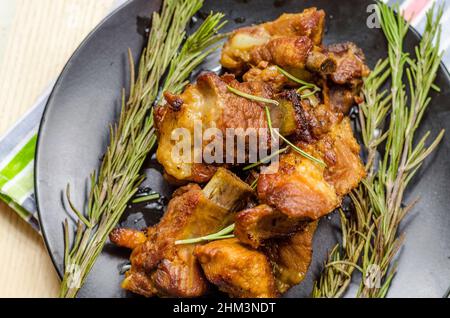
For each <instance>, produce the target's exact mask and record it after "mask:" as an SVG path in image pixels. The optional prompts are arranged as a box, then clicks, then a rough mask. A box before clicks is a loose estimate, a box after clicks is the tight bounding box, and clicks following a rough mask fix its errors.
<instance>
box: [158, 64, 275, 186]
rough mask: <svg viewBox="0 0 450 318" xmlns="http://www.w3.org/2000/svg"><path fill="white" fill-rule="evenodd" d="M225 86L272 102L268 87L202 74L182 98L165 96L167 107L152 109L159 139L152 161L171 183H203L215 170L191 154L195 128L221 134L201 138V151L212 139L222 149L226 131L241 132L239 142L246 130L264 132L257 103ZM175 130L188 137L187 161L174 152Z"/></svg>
mask: <svg viewBox="0 0 450 318" xmlns="http://www.w3.org/2000/svg"><path fill="white" fill-rule="evenodd" d="M227 85H230V86H232V87H234V88H236V89H238V90H240V91H243V92H246V93H248V94H252V95H257V96H261V97H264V98H272V97H273V95H274V94H273V92H272V89H271V87H270V85H268V84H265V83H262V82H252V83H239V82H238V81H236V80H235V79H234V76H232V75H225V76H222V77H219V76H218V75H216V74H215V73H204V74H202V75H201V76H200V77H199V78H198V80H197V83H196V84H194V85H189V86H188V87H187V88H186V90H185V91H184V93H183V94H181V95H179V96H176V97H174V96H173V95H170V94H166V99H167V102H168V105H164V106H159V107H158V108H157V109H156V113H155V122H156V127H157V130H158V137H159V138H158V140H159V145H158V150H157V152H156V157H157V159H158V161H159V162H160V163H161V164H162V165H163V167H164V169H165V172H166V173H167V174H168V175H170V176H172V177H173V178H174V179H176V180H181V181H191V182H197V183H205V182H207V181H209V179H211V177H212V176H213V174H214V173H215V171H216V170H217V166H214V165H208V164H206V163H204V162H201V160H198V159H197V158H196V153H195V152H194V145H195V143H194V137H195V136H194V129H195V125H196V124H197V125H198V124H199V123H201V127H199V129H200V130H201V131H202V132H205V130H206V129H208V128H215V129H217V130H218V131H219V132H220V133H221V136H216V135H215V136H204V139H206V138H207V137H209V139H208V140H203V142H202V144H201V146H202V150H205V148H206V147H207V146H208V145H209V144H210V143H212V142H213V141H214V140H215V138H221V141H222V145H223V146H225V145H226V142H225V140H224V138H225V137H226V134H227V128H235V129H237V128H242V138H245V131H246V130H247V129H248V128H256V129H260V128H262V129H265V128H267V120H266V114H265V112H264V107H262V105H261V104H260V103H258V102H254V101H251V100H249V99H246V98H243V97H240V96H237V95H236V94H233V93H231V92H230V91H229V90H228V88H227ZM174 102H175V104H173V103H174ZM274 125H278V124H277V123H274ZM276 127H277V126H276ZM179 128H182V129H185V131H186V132H187V133H188V136H187V139H188V140H186V142H188V144H187V145H188V146H189V148H188V152H189V153H188V156H187V157H185V155H186V154H184V156H181V155H178V153H177V152H176V151H174V149H175V146H176V142H175V141H173V140H172V137H174V136H173V134H174V132H176V131H180V130H177V129H179ZM183 138H184V137H183ZM267 139H268V138H267ZM183 141H184V139H183ZM267 142H268V141H267ZM222 155H223V158H222V162H226V160H225V157H226V155H227V154H226V152H225V151H223V154H222ZM194 159H197V161H196V160H194Z"/></svg>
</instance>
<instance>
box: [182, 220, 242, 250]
mask: <svg viewBox="0 0 450 318" xmlns="http://www.w3.org/2000/svg"><path fill="white" fill-rule="evenodd" d="M234 228H235V225H234V224H231V225H230V226H227V227H226V228H224V229H223V230H220V231H219V232H217V233H214V234H210V235H207V236H202V237H197V238H192V239H187V240H180V241H176V242H175V245H187V244H198V243H203V242H211V241H219V240H225V239H229V238H233V237H234V234H231V233H233V232H234Z"/></svg>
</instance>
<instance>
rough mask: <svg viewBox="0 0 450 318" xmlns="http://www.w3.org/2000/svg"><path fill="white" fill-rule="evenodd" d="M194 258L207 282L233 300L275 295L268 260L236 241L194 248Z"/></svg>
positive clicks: (216, 242) (213, 243) (261, 254)
mask: <svg viewBox="0 0 450 318" xmlns="http://www.w3.org/2000/svg"><path fill="white" fill-rule="evenodd" d="M195 255H196V256H197V258H198V260H199V262H200V264H201V266H202V268H203V271H204V272H205V275H206V277H207V278H208V280H209V281H210V282H211V283H213V284H215V285H217V287H218V288H219V289H220V290H221V291H223V292H225V293H227V294H228V295H229V296H231V297H233V298H274V297H277V296H278V291H277V290H276V284H275V279H274V275H273V273H272V266H271V264H270V262H269V260H268V259H267V257H266V256H265V255H264V254H263V253H261V252H259V251H257V250H253V249H250V248H248V247H246V246H244V245H242V244H241V243H240V242H239V240H237V239H228V240H221V241H215V242H211V243H209V244H206V245H203V246H197V248H196V249H195Z"/></svg>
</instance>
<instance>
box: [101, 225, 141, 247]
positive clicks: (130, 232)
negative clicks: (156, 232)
mask: <svg viewBox="0 0 450 318" xmlns="http://www.w3.org/2000/svg"><path fill="white" fill-rule="evenodd" d="M109 240H110V241H111V243H113V244H115V245H117V246H120V247H125V248H128V249H130V250H133V249H135V248H136V247H138V246H139V245H141V244H144V243H145V241H147V235H146V233H145V232H144V231H138V230H135V229H124V228H117V229H114V230H112V232H111V233H110V234H109Z"/></svg>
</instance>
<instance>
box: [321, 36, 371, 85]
mask: <svg viewBox="0 0 450 318" xmlns="http://www.w3.org/2000/svg"><path fill="white" fill-rule="evenodd" d="M326 50H327V51H328V52H329V54H330V55H332V56H333V57H334V60H335V61H336V64H337V67H336V70H335V72H333V74H332V75H331V76H330V78H331V80H332V81H333V82H334V83H336V84H340V85H344V84H347V85H350V86H352V87H359V86H361V84H362V79H363V78H364V77H367V76H368V75H369V73H370V69H369V67H368V66H367V65H366V58H365V56H364V53H363V51H362V50H361V49H360V48H359V47H358V46H356V44H354V43H352V42H346V43H338V44H333V45H329V46H328V47H327V48H326Z"/></svg>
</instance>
